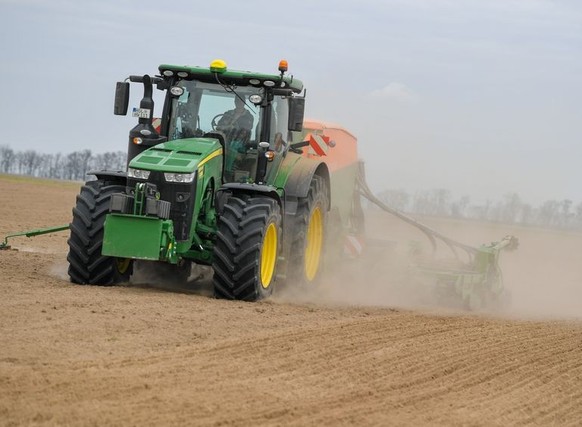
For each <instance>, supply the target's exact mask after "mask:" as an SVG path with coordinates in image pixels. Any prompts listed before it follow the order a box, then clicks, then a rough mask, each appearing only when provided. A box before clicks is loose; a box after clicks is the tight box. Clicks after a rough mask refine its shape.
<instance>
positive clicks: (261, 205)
mask: <svg viewBox="0 0 582 427" xmlns="http://www.w3.org/2000/svg"><path fill="white" fill-rule="evenodd" d="M280 236H281V208H280V207H279V204H278V203H277V202H276V201H275V200H274V199H271V198H269V197H264V196H251V195H246V194H241V195H234V196H232V197H230V198H229V199H228V201H227V202H226V204H225V205H224V211H223V213H222V215H221V216H220V218H219V221H218V231H217V234H216V244H215V246H214V262H213V264H212V267H213V269H214V277H213V279H212V282H213V285H214V295H215V296H216V297H217V298H226V299H238V300H245V301H256V300H259V299H262V298H265V297H267V296H269V295H271V293H272V292H273V283H274V281H275V276H276V268H277V258H278V256H279V249H280Z"/></svg>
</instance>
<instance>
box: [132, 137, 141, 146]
mask: <svg viewBox="0 0 582 427" xmlns="http://www.w3.org/2000/svg"><path fill="white" fill-rule="evenodd" d="M132 142H133V143H134V144H135V145H141V143H142V142H143V140H142V139H141V138H139V137H137V136H136V137H135V138H133V139H132Z"/></svg>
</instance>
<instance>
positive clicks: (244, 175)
mask: <svg viewBox="0 0 582 427" xmlns="http://www.w3.org/2000/svg"><path fill="white" fill-rule="evenodd" d="M177 86H179V87H181V88H182V89H183V90H184V93H183V94H182V95H181V96H179V97H175V98H173V99H172V105H171V114H170V123H169V128H168V139H169V140H174V139H182V138H192V137H199V136H204V135H205V134H207V133H209V132H214V133H218V134H220V135H221V136H222V137H223V138H224V145H225V147H224V148H225V162H224V169H225V170H224V179H225V181H236V182H251V181H252V179H253V178H254V176H255V171H256V163H257V146H258V143H259V142H260V140H261V136H262V137H263V138H262V140H265V141H267V142H269V145H270V149H271V150H274V151H275V152H276V153H277V154H280V153H282V152H283V151H284V149H285V148H286V145H287V142H286V141H287V139H288V138H287V137H288V135H287V133H288V131H287V117H288V101H287V99H286V98H282V97H279V96H275V98H274V100H273V102H272V104H271V106H270V109H271V112H270V116H271V121H270V128H269V129H268V133H269V135H268V137H266V138H265V136H266V133H265V132H261V129H262V123H263V122H264V121H265V120H266V115H267V112H266V109H262V111H261V108H260V107H259V106H256V105H254V104H253V103H251V102H250V101H249V96H250V95H261V96H264V93H263V91H262V89H259V88H254V87H238V88H236V89H235V90H233V89H232V88H230V87H225V86H221V85H218V84H209V83H201V82H197V81H187V80H182V81H180V82H179V83H178V85H177ZM276 157H279V156H276ZM275 163H276V164H278V163H279V159H276V161H275ZM271 167H272V166H271V165H269V168H271Z"/></svg>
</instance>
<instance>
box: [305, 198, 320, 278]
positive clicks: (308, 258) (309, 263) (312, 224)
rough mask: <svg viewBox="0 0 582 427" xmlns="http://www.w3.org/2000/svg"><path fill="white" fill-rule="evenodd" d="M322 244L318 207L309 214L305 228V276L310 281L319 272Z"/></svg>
mask: <svg viewBox="0 0 582 427" xmlns="http://www.w3.org/2000/svg"><path fill="white" fill-rule="evenodd" d="M322 244H323V215H322V214H321V209H320V208H319V207H317V208H315V209H314V210H313V212H311V218H309V226H308V227H307V247H306V248H305V276H306V277H307V280H309V281H311V280H313V279H314V278H315V276H316V275H317V271H318V270H319V260H320V258H321V246H322Z"/></svg>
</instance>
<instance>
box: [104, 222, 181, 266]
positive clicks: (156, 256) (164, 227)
mask: <svg viewBox="0 0 582 427" xmlns="http://www.w3.org/2000/svg"><path fill="white" fill-rule="evenodd" d="M102 253H103V255H107V256H115V257H119V258H133V259H144V260H151V261H169V262H172V263H176V262H177V258H176V250H175V240H174V231H173V225H172V221H170V220H161V219H158V218H150V217H145V216H138V215H121V214H109V215H107V217H106V219H105V232H104V236H103V250H102Z"/></svg>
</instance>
